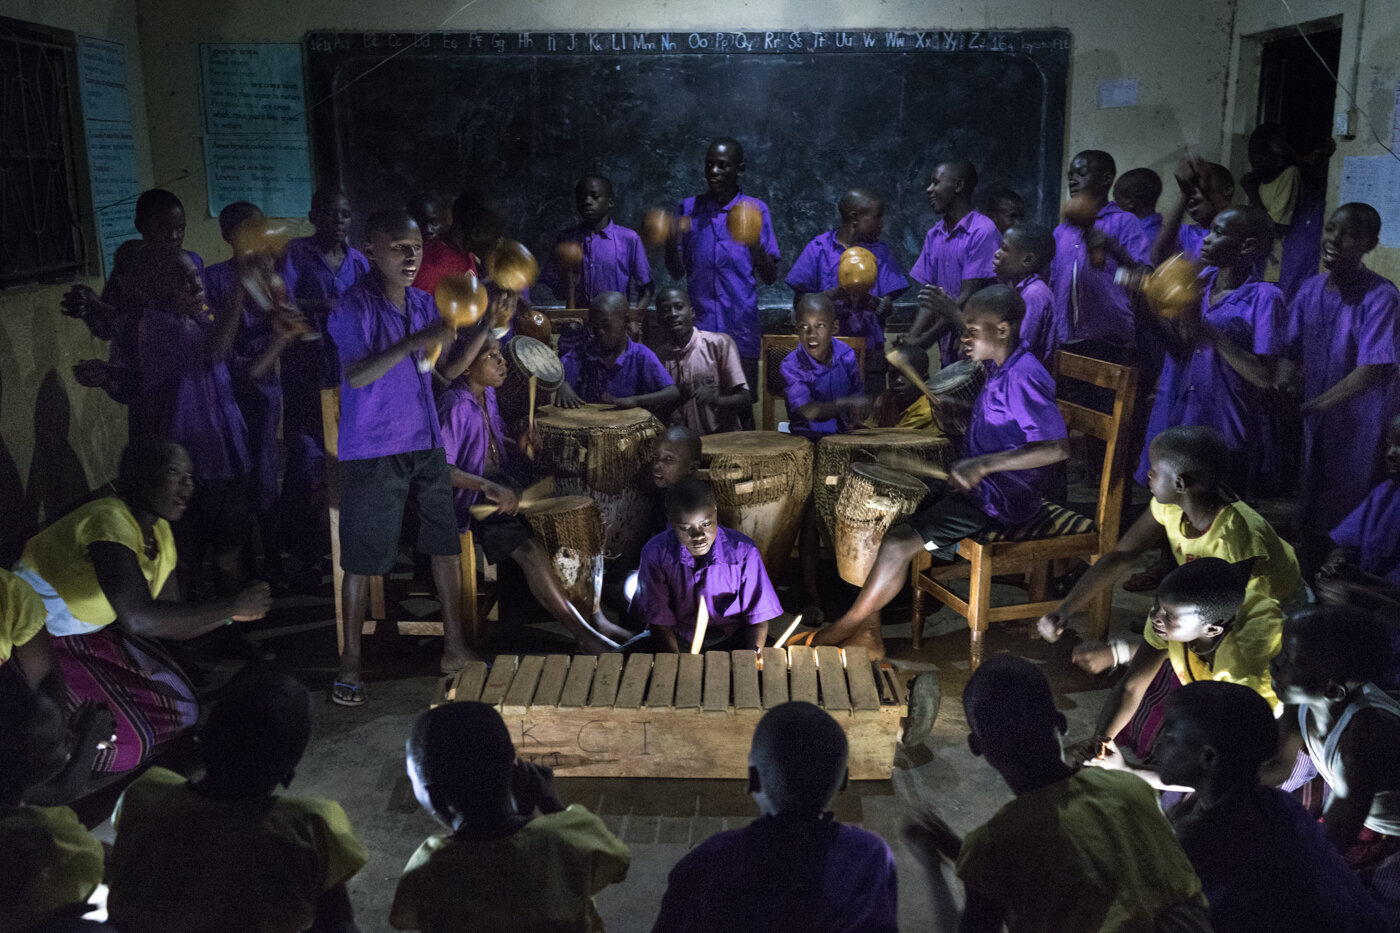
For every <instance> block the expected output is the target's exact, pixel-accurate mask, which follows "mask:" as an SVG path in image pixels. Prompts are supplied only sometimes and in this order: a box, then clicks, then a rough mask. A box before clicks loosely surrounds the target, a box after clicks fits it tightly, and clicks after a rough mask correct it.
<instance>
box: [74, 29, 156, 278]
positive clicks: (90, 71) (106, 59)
mask: <svg viewBox="0 0 1400 933" xmlns="http://www.w3.org/2000/svg"><path fill="white" fill-rule="evenodd" d="M78 82H79V84H80V86H81V88H82V98H83V129H84V135H85V137H86V139H87V159H88V177H89V179H90V182H91V185H92V205H93V212H94V214H95V216H96V219H97V235H98V239H99V240H100V243H99V246H100V249H101V253H102V263H103V270H104V272H106V273H110V272H111V270H112V257H113V256H114V255H115V254H116V251H117V247H118V246H120V245H121V244H122V243H124V242H125V241H127V240H130V239H134V238H135V237H136V236H137V233H136V198H137V197H138V196H139V195H140V194H141V173H140V170H139V168H138V167H137V161H136V132H135V129H134V128H133V127H132V124H131V98H130V95H129V92H128V90H127V83H126V49H125V47H124V46H123V45H122V44H121V43H120V42H110V41H108V40H106V39H93V38H90V37H88V36H79V37H78Z"/></svg>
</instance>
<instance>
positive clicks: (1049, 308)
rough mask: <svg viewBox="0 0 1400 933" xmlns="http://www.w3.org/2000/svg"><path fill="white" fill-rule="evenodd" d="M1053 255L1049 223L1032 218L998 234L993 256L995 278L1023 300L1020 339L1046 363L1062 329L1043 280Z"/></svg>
mask: <svg viewBox="0 0 1400 933" xmlns="http://www.w3.org/2000/svg"><path fill="white" fill-rule="evenodd" d="M1054 258H1055V234H1054V233H1053V232H1052V231H1051V230H1050V228H1049V227H1047V226H1045V225H1043V224H1038V223H1034V222H1023V223H1018V224H1016V225H1015V226H1014V227H1009V228H1007V230H1006V231H1005V232H1003V233H1002V235H1001V246H1000V247H999V248H998V249H997V251H996V255H994V256H993V257H992V269H993V270H994V271H995V272H996V276H997V281H998V282H1000V283H1001V284H1002V285H1011V286H1013V287H1015V289H1016V291H1018V292H1020V294H1021V300H1022V301H1024V302H1025V303H1026V316H1025V317H1024V318H1023V319H1022V320H1021V343H1022V344H1024V345H1025V347H1026V349H1027V350H1029V351H1031V356H1033V357H1035V358H1036V359H1038V360H1040V362H1041V365H1042V366H1047V367H1048V366H1049V365H1050V354H1052V353H1054V352H1055V349H1056V347H1058V346H1059V334H1060V332H1061V331H1062V330H1063V329H1064V328H1063V327H1062V326H1061V325H1060V322H1058V321H1056V320H1055V297H1054V294H1053V293H1052V292H1051V291H1050V286H1049V285H1048V284H1047V283H1046V281H1045V274H1046V273H1047V272H1049V269H1050V262H1051V260H1053V259H1054Z"/></svg>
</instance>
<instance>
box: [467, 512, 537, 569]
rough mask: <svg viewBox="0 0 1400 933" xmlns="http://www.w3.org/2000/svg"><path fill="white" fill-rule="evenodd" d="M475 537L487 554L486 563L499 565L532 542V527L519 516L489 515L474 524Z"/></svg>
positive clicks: (472, 528)
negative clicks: (525, 544)
mask: <svg viewBox="0 0 1400 933" xmlns="http://www.w3.org/2000/svg"><path fill="white" fill-rule="evenodd" d="M471 532H472V535H473V537H475V538H476V540H477V541H478V542H480V543H481V550H482V551H484V552H485V553H486V563H488V564H499V563H500V562H501V561H503V560H506V559H508V558H509V557H510V555H512V554H514V553H515V549H516V548H518V547H520V545H522V544H524V543H525V542H526V541H529V540H530V535H531V532H530V526H529V525H528V524H526V523H525V519H523V518H521V517H520V516H519V515H501V514H500V513H496V514H495V515H488V516H487V517H486V518H483V519H481V520H480V521H474V522H472V527H471Z"/></svg>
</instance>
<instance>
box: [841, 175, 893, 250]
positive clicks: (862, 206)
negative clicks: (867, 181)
mask: <svg viewBox="0 0 1400 933" xmlns="http://www.w3.org/2000/svg"><path fill="white" fill-rule="evenodd" d="M836 210H837V212H838V213H839V214H840V215H841V226H843V227H849V228H850V230H851V238H852V239H853V240H855V242H857V243H874V242H875V241H876V240H878V239H880V234H881V233H882V232H884V229H885V199H884V198H882V197H880V196H879V195H878V194H874V193H873V192H870V191H867V190H865V189H864V188H852V189H851V190H850V191H847V192H846V193H845V194H843V195H842V196H841V200H839V201H837V202H836Z"/></svg>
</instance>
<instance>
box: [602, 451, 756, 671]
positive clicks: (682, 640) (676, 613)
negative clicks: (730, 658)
mask: <svg viewBox="0 0 1400 933" xmlns="http://www.w3.org/2000/svg"><path fill="white" fill-rule="evenodd" d="M666 517H667V519H668V520H669V521H670V523H671V527H670V528H669V529H668V530H667V531H663V532H662V533H661V534H659V535H657V536H656V537H654V538H652V539H651V540H650V541H648V542H647V543H646V546H645V547H643V548H642V562H641V566H640V568H638V571H637V584H638V586H637V595H636V596H635V597H634V598H633V600H632V612H633V615H634V616H635V617H636V618H639V619H644V620H646V623H647V626H648V631H647V632H644V633H643V634H641V635H639V636H637V637H636V638H634V639H632V641H630V642H629V643H628V645H627V647H628V650H629V651H656V652H665V651H669V652H672V653H675V652H686V651H689V650H690V646H691V642H692V640H693V639H694V638H695V635H696V617H697V614H698V613H699V611H700V606H701V603H702V601H703V604H704V606H705V609H706V613H707V615H708V619H709V623H708V627H707V628H706V630H705V636H704V637H705V641H704V643H703V644H704V649H705V650H707V651H727V650H730V649H736V650H737V649H758V648H761V647H763V644H764V641H765V640H766V639H767V637H768V623H769V622H771V621H772V620H773V619H776V618H777V617H778V616H780V615H782V614H783V607H782V604H781V603H779V602H778V594H777V593H776V592H775V591H774V589H773V583H772V581H770V580H769V579H768V571H767V569H766V568H765V567H764V566H763V557H762V556H761V555H760V554H759V552H758V546H757V545H755V544H754V543H753V540H752V539H750V538H748V537H746V536H744V535H742V534H740V533H739V532H737V531H734V530H732V529H730V528H724V527H721V526H720V524H719V516H718V513H717V511H716V507H715V492H714V490H713V489H712V488H710V485H709V484H708V483H704V482H701V481H700V480H698V479H695V478H694V477H691V476H686V477H682V478H681V479H678V480H676V482H675V483H673V484H672V485H671V486H670V488H669V489H667V490H666Z"/></svg>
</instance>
